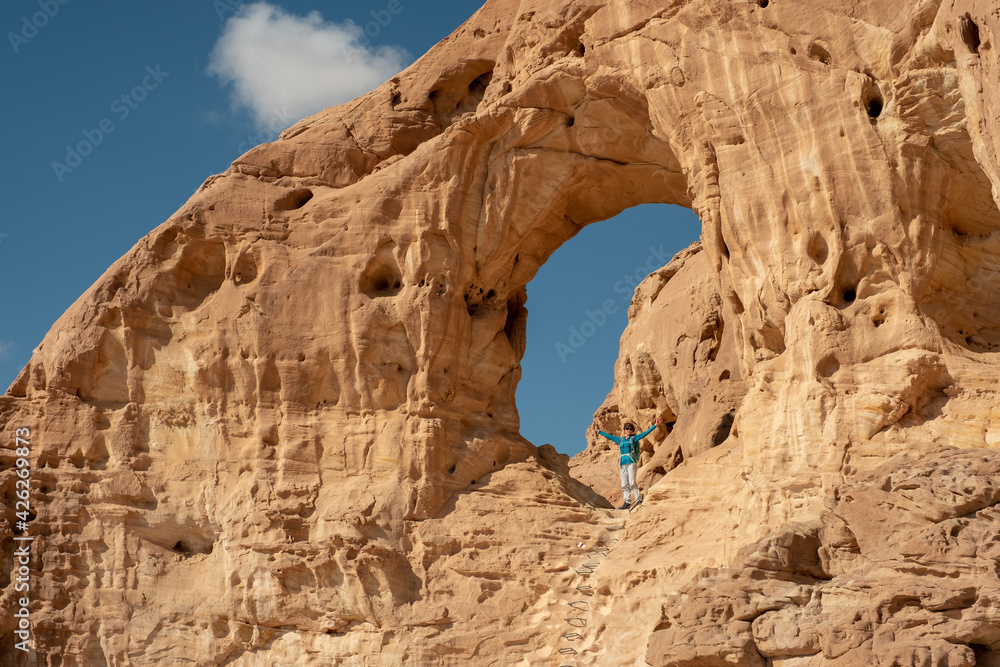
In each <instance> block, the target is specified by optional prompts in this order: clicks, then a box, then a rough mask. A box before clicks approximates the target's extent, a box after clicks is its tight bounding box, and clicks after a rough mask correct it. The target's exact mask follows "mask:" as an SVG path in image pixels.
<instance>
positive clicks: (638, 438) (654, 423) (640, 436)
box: [635, 416, 663, 442]
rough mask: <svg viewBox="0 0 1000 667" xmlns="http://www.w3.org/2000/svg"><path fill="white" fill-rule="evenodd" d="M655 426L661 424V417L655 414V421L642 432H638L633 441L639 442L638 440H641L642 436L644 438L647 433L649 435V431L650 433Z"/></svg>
mask: <svg viewBox="0 0 1000 667" xmlns="http://www.w3.org/2000/svg"><path fill="white" fill-rule="evenodd" d="M657 426H663V417H660V416H657V417H656V421H654V422H653V425H652V426H650V427H649V428H647V429H646V430H645V431H643V432H642V433H640V434H639V435H638V436H636V438H635V441H636V442H639V441H640V440H642V439H643V438H645V437H646V436H647V435H649V434H650V433H652V432H653V429H655V428H656V427H657Z"/></svg>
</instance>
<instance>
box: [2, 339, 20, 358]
mask: <svg viewBox="0 0 1000 667" xmlns="http://www.w3.org/2000/svg"><path fill="white" fill-rule="evenodd" d="M15 347H17V346H16V345H14V341H12V340H0V359H6V358H7V357H9V356H10V353H11V352H13V351H14V348H15Z"/></svg>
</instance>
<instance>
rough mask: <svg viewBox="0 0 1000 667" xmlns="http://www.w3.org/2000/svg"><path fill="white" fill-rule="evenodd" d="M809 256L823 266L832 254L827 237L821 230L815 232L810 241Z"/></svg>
mask: <svg viewBox="0 0 1000 667" xmlns="http://www.w3.org/2000/svg"><path fill="white" fill-rule="evenodd" d="M808 252H809V257H810V258H811V259H812V260H813V261H814V262H816V263H817V264H819V265H820V266H822V265H823V264H825V263H826V260H827V258H828V257H829V256H830V247H829V246H828V245H827V243H826V239H825V238H823V235H822V234H820V233H819V232H816V233H815V234H813V236H812V239H810V241H809V249H808Z"/></svg>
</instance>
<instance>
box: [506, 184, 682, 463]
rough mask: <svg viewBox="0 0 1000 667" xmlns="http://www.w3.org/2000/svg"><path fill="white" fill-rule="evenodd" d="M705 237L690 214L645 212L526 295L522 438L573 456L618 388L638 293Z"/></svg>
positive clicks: (620, 222)
mask: <svg viewBox="0 0 1000 667" xmlns="http://www.w3.org/2000/svg"><path fill="white" fill-rule="evenodd" d="M700 233H701V222H700V220H699V219H698V216H697V215H695V213H694V212H693V211H691V210H690V209H687V208H684V207H682V206H675V205H670V204H641V205H638V206H635V207H632V208H629V209H626V210H625V211H623V212H621V213H619V214H618V215H615V216H612V217H610V218H607V219H606V220H604V221H602V222H600V223H594V224H591V225H589V226H588V228H587V229H585V230H583V231H582V232H581V233H580V234H579V235H578V236H577V237H575V238H573V239H571V240H570V241H568V242H566V243H564V244H563V245H562V246H560V247H559V249H557V250H556V251H555V252H554V253H553V254H552V255H551V256H550V257H549V259H548V260H547V261H546V262H545V264H544V265H543V266H541V267H540V268H539V269H538V272H537V273H536V274H535V276H534V277H533V278H532V280H531V281H530V282H529V283H528V285H527V288H526V296H527V302H526V304H525V305H526V308H527V311H528V313H529V314H530V315H529V316H528V318H527V339H528V342H527V345H526V349H525V353H524V357H523V358H522V360H521V379H520V382H519V383H518V385H517V390H516V398H515V402H516V407H517V410H518V415H519V417H520V424H521V429H520V432H521V435H522V436H524V437H525V438H527V439H528V440H529V441H531V442H532V443H534V444H535V445H538V446H541V445H543V444H551V445H553V446H554V447H555V448H556V450H557V451H559V452H561V453H563V454H568V455H570V456H572V455H574V454H577V453H578V452H580V451H582V450H583V449H585V448H586V447H587V441H586V438H585V431H586V429H587V428H588V427H589V426H590V424H591V421H592V419H593V415H594V412H595V410H597V409H598V407H599V406H601V404H602V402H603V401H604V400H605V397H606V396H607V395H608V392H609V391H610V390H611V389H612V388H613V385H614V369H615V364H616V361H617V360H618V356H619V340H620V338H621V336H622V333H623V331H624V329H625V327H626V325H627V324H628V311H629V307H630V304H631V303H632V300H633V297H634V293H635V289H636V287H637V286H638V285H640V284H641V283H642V282H643V281H644V280H646V278H647V277H648V276H649V275H650V274H652V273H656V272H657V271H659V270H660V269H661V268H662V267H664V266H665V265H666V264H667V263H668V262H670V260H671V258H673V257H674V255H675V254H677V253H678V252H680V251H682V250H684V249H685V248H687V247H688V246H690V245H691V244H692V243H694V242H695V241H698V239H699V236H700Z"/></svg>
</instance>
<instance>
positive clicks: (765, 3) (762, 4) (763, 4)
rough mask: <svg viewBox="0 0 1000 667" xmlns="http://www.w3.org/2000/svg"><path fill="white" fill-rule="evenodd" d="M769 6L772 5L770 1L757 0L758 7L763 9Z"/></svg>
mask: <svg viewBox="0 0 1000 667" xmlns="http://www.w3.org/2000/svg"><path fill="white" fill-rule="evenodd" d="M768 4H770V3H769V0H757V6H758V7H760V8H761V9H763V8H765V7H767V6H768Z"/></svg>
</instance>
